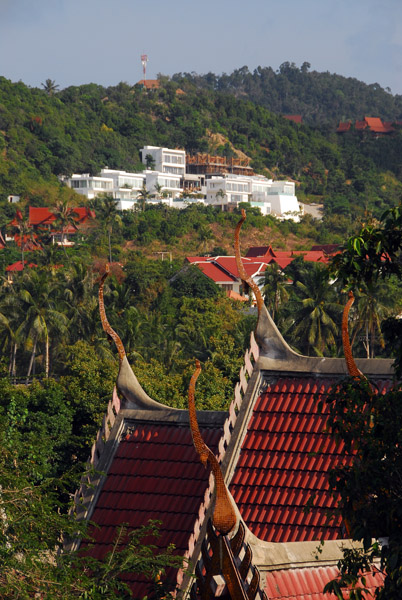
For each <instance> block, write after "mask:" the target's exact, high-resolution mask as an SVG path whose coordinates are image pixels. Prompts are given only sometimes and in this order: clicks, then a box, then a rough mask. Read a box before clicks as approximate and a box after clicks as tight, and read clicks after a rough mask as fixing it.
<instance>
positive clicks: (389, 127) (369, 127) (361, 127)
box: [336, 117, 395, 136]
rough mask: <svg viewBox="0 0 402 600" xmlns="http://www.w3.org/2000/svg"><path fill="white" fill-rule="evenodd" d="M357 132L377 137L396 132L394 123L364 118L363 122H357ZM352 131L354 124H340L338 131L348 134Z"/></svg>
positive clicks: (377, 118)
mask: <svg viewBox="0 0 402 600" xmlns="http://www.w3.org/2000/svg"><path fill="white" fill-rule="evenodd" d="M354 130H355V131H369V132H370V133H372V134H373V135H375V136H379V135H386V134H389V133H392V132H393V131H395V128H394V127H393V124H392V122H390V121H385V122H383V121H381V119H380V118H379V117H364V119H363V120H362V121H356V122H355V124H354ZM347 131H352V122H351V121H344V122H342V121H341V122H340V123H339V125H338V128H337V130H336V132H337V133H346V132H347Z"/></svg>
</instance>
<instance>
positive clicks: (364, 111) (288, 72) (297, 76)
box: [173, 62, 402, 125]
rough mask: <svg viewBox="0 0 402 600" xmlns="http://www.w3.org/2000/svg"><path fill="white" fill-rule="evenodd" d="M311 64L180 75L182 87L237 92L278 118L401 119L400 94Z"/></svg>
mask: <svg viewBox="0 0 402 600" xmlns="http://www.w3.org/2000/svg"><path fill="white" fill-rule="evenodd" d="M310 66H311V65H310V63H308V62H304V63H303V64H302V65H301V67H300V68H298V67H297V66H296V65H295V64H294V63H289V62H284V63H283V64H281V66H280V67H279V69H278V70H277V71H274V70H273V69H272V68H271V67H258V68H257V69H255V70H254V71H253V72H250V71H249V69H248V67H242V68H241V69H236V70H235V71H233V73H230V74H229V75H228V74H226V73H224V74H222V75H215V74H214V73H208V74H206V75H197V74H196V73H178V74H176V75H174V76H173V79H174V80H175V81H177V82H179V83H180V84H182V83H183V81H190V82H191V83H193V84H195V85H197V87H199V88H201V89H210V90H216V91H220V92H224V93H228V94H233V95H234V96H235V97H237V98H246V99H248V100H252V101H253V102H256V103H257V104H260V105H261V106H265V107H266V108H268V109H269V110H271V111H272V112H274V113H278V114H285V115H286V114H300V115H302V117H303V120H304V121H305V122H306V123H310V124H324V123H330V124H332V125H334V124H335V123H338V122H339V121H340V120H346V119H362V118H363V117H364V116H368V117H380V118H382V119H385V120H394V119H401V118H402V96H401V95H393V94H392V93H391V90H390V89H389V88H386V89H383V88H382V87H381V86H380V85H379V84H378V83H372V84H370V85H367V84H365V83H363V82H362V81H359V80H358V79H355V78H352V77H343V76H341V75H337V74H336V73H329V72H328V71H325V72H324V73H320V72H318V71H310Z"/></svg>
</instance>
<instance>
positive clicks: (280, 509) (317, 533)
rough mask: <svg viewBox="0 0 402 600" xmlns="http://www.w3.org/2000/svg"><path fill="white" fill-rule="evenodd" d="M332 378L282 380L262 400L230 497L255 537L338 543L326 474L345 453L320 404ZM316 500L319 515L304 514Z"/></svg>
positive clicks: (314, 511)
mask: <svg viewBox="0 0 402 600" xmlns="http://www.w3.org/2000/svg"><path fill="white" fill-rule="evenodd" d="M330 386H331V380H329V379H325V378H322V379H313V378H311V377H286V378H284V377H280V378H278V379H277V380H276V381H275V382H273V383H271V384H270V385H269V387H268V389H267V391H266V392H264V393H263V394H262V395H261V396H260V397H259V398H258V400H257V403H256V406H255V408H254V411H253V415H252V417H251V420H250V423H249V426H248V430H247V434H246V436H245V438H244V441H243V444H242V448H241V452H240V457H239V461H238V463H237V467H236V470H235V473H234V476H233V478H232V482H231V486H230V489H231V492H232V494H233V497H234V499H235V501H236V502H237V505H238V507H239V510H240V513H241V515H242V517H243V518H244V520H245V522H246V523H247V525H248V527H249V528H250V529H251V531H252V532H253V533H254V534H255V535H257V536H258V537H259V538H260V539H263V540H266V541H271V542H288V541H308V540H320V539H337V538H339V537H345V536H344V535H342V531H341V527H340V522H339V521H337V522H334V521H331V522H329V521H328V516H327V513H328V509H331V508H334V507H335V504H336V502H335V500H334V499H333V498H332V496H331V495H330V494H329V491H328V484H327V473H328V471H329V470H330V469H331V468H332V467H333V466H334V465H335V464H338V463H339V461H341V460H344V459H343V456H342V450H343V448H342V446H341V445H337V444H336V442H335V440H333V439H332V438H331V436H330V435H329V434H328V433H327V432H325V431H324V430H325V423H326V416H325V415H323V414H320V413H319V412H318V409H317V401H318V400H317V399H315V396H316V395H317V396H318V397H322V395H323V394H325V393H326V392H327V391H328V390H329V388H330ZM313 497H314V503H313V504H314V506H313V508H312V509H311V510H310V511H308V512H306V511H305V507H306V505H307V503H308V502H311V501H312V500H313Z"/></svg>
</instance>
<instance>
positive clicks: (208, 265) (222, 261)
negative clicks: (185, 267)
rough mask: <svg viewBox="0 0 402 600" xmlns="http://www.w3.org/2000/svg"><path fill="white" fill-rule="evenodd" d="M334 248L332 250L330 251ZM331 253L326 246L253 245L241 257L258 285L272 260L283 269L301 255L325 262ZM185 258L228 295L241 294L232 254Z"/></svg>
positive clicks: (240, 282)
mask: <svg viewBox="0 0 402 600" xmlns="http://www.w3.org/2000/svg"><path fill="white" fill-rule="evenodd" d="M334 252H335V250H333V251H332V254H333V253H334ZM330 254H331V253H330V252H326V250H325V247H322V248H321V247H320V249H312V250H290V251H280V250H279V251H278V250H275V251H274V250H273V249H272V247H271V246H252V247H251V248H249V250H248V252H247V254H246V256H245V257H244V258H243V265H244V268H245V270H246V273H247V275H248V276H249V277H251V278H252V279H253V280H254V281H255V282H256V283H257V285H259V284H261V278H262V277H263V275H264V271H265V269H266V268H267V266H268V265H270V264H272V263H275V264H277V265H278V267H279V268H280V269H285V268H286V267H287V266H288V265H289V264H290V263H291V262H292V261H293V260H295V259H296V258H298V257H299V256H302V257H303V259H304V260H306V261H308V262H319V263H322V264H327V262H328V259H329V255H330ZM186 261H187V262H189V263H191V264H193V265H196V266H197V267H198V268H199V269H200V271H202V273H203V274H204V275H205V276H206V277H209V278H210V279H212V281H213V282H214V283H216V285H218V286H219V287H220V288H222V289H223V290H224V291H225V292H226V293H227V294H228V293H229V292H231V291H233V292H236V293H237V294H240V295H242V292H243V290H244V288H245V287H246V288H247V286H244V284H243V282H242V280H241V277H240V274H239V271H238V268H237V265H236V259H235V257H234V256H187V257H186Z"/></svg>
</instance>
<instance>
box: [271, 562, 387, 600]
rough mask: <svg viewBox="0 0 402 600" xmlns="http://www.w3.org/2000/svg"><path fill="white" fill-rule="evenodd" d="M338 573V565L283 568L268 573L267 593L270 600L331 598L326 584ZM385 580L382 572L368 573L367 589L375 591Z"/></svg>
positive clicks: (324, 599)
mask: <svg viewBox="0 0 402 600" xmlns="http://www.w3.org/2000/svg"><path fill="white" fill-rule="evenodd" d="M337 575H338V569H337V568H336V567H331V566H330V567H310V568H304V569H281V570H278V571H269V572H267V573H266V582H265V593H266V594H267V597H268V598H269V599H270V600H329V598H333V597H334V596H332V595H329V594H324V593H323V589H324V586H325V585H326V584H327V583H328V582H329V581H331V580H332V579H335V578H336V577H337ZM382 580H383V576H382V575H381V573H377V574H376V575H372V574H370V573H368V574H367V575H366V589H368V590H369V591H370V592H374V590H375V589H376V587H378V585H380V583H381V581H382Z"/></svg>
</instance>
